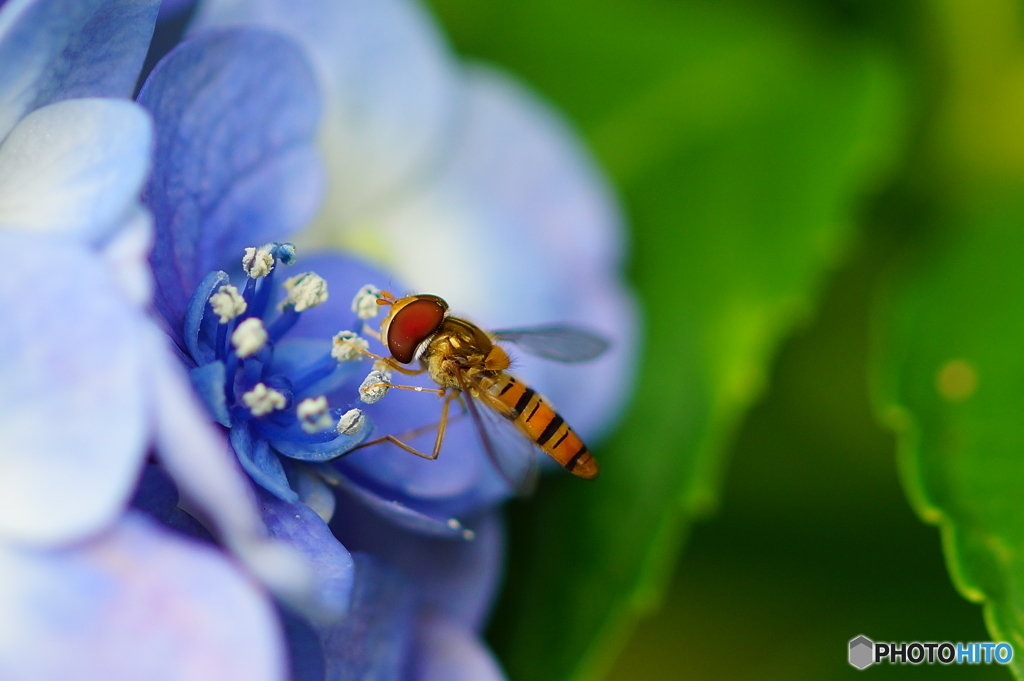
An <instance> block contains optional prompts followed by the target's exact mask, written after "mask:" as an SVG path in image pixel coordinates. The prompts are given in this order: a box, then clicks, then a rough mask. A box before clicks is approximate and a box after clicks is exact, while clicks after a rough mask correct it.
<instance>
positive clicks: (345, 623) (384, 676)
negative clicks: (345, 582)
mask: <svg viewBox="0 0 1024 681" xmlns="http://www.w3.org/2000/svg"><path fill="white" fill-rule="evenodd" d="M352 558H353V560H354V561H355V588H354V589H353V591H352V605H351V607H350V609H349V613H348V615H346V616H345V617H344V618H343V619H342V620H341V621H340V622H338V623H337V624H335V625H334V626H331V627H329V628H324V629H322V630H321V640H322V641H323V645H324V655H325V656H326V658H327V678H329V679H374V680H375V681H399V680H400V679H404V678H405V671H406V670H407V669H408V666H409V656H410V653H411V652H412V645H413V633H414V630H413V628H414V626H415V622H416V594H415V591H414V589H413V588H412V586H411V585H410V584H409V582H408V581H407V580H405V578H404V577H403V576H402V574H401V573H400V572H398V571H397V570H395V569H394V568H392V567H390V566H389V565H387V564H385V563H382V562H381V561H379V560H377V559H376V558H374V557H372V556H369V555H367V554H365V553H356V554H353V555H352Z"/></svg>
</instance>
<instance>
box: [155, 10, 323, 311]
mask: <svg viewBox="0 0 1024 681" xmlns="http://www.w3.org/2000/svg"><path fill="white" fill-rule="evenodd" d="M139 102H140V103H141V104H143V105H144V106H146V107H147V108H148V109H149V110H150V111H151V112H152V113H153V117H154V119H155V122H156V137H157V143H156V151H155V161H154V170H153V174H152V176H151V178H150V181H149V184H148V186H147V188H146V190H145V192H144V194H143V198H144V200H145V202H146V203H147V204H148V205H149V207H150V208H151V210H152V211H153V216H154V218H155V220H156V227H157V236H156V244H155V246H154V248H153V253H152V255H151V262H152V263H153V268H154V274H155V276H156V281H157V295H156V301H155V302H156V307H157V309H158V310H159V311H160V312H161V313H162V314H163V316H164V317H165V319H167V321H168V322H169V323H170V324H171V325H172V326H173V327H174V328H180V327H178V324H180V320H181V317H182V315H183V314H184V312H185V306H186V304H187V301H188V300H189V297H190V296H191V295H192V291H193V290H194V289H195V287H196V286H197V285H198V284H199V282H200V281H201V280H202V278H203V277H204V276H205V275H206V274H207V272H210V271H211V270H216V269H227V270H230V269H231V265H232V264H235V263H237V261H238V260H240V259H241V257H242V251H243V249H244V248H245V247H247V246H257V245H261V244H262V243H264V242H266V241H270V240H272V239H274V238H280V237H283V236H285V235H286V234H288V233H290V232H292V231H294V230H295V229H297V228H298V227H301V226H302V225H303V224H305V223H306V222H307V221H308V220H309V219H310V218H311V217H312V215H313V212H314V211H315V210H316V208H317V206H318V205H319V198H320V189H321V184H322V182H321V170H320V163H319V160H318V159H317V157H316V154H315V152H314V150H313V147H312V140H313V136H314V134H315V132H316V123H317V119H318V116H319V101H318V95H317V91H316V85H315V83H314V79H313V75H312V73H311V71H310V69H309V67H308V66H307V64H306V62H305V59H304V58H303V56H302V53H301V51H300V50H299V49H298V48H297V47H296V46H295V45H294V44H293V43H292V42H291V41H289V40H287V39H286V38H283V37H280V36H278V35H276V34H273V33H269V32H266V31H260V30H255V29H236V30H229V31H218V32H209V33H204V34H200V35H197V36H196V37H194V38H193V39H191V40H189V41H187V42H185V43H182V44H181V45H179V46H178V47H177V48H176V49H174V50H173V51H172V52H171V53H170V54H168V55H167V56H166V57H165V58H164V59H163V60H162V61H161V62H160V63H159V64H158V65H157V67H156V69H154V70H153V73H152V74H151V75H150V77H149V78H148V79H147V81H146V84H145V85H144V86H143V88H142V91H141V92H140V93H139Z"/></svg>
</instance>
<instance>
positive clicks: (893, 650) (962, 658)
mask: <svg viewBox="0 0 1024 681" xmlns="http://www.w3.org/2000/svg"><path fill="white" fill-rule="evenodd" d="M1012 659H1013V646H1011V645H1010V644H1009V643H991V642H987V643H950V642H949V641H944V642H942V643H931V642H929V643H920V642H918V641H914V642H913V643H875V642H874V641H872V640H871V639H870V638H868V637H867V636H858V637H857V638H855V639H853V640H852V641H850V664H852V665H853V666H854V667H856V668H857V669H865V668H866V667H870V666H871V665H873V664H875V663H876V662H881V661H882V660H887V661H888V662H889V664H921V663H922V662H927V663H928V664H934V663H936V662H938V663H940V664H953V663H954V662H955V663H956V664H992V663H993V662H997V663H999V664H1008V663H1009V662H1010V660H1012Z"/></svg>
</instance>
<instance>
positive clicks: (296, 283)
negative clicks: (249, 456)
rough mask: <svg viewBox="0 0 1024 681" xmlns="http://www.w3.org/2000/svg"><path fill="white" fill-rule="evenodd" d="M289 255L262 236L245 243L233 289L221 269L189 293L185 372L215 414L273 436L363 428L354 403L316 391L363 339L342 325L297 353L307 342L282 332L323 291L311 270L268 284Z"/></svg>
mask: <svg viewBox="0 0 1024 681" xmlns="http://www.w3.org/2000/svg"><path fill="white" fill-rule="evenodd" d="M294 261H295V247H294V246H293V245H291V244H286V243H270V244H266V245H264V246H261V247H259V248H247V249H245V255H244V257H243V258H242V269H243V271H244V272H245V274H246V280H245V284H244V285H243V286H242V287H241V291H239V288H238V287H236V286H233V285H232V284H230V283H229V281H228V275H227V274H226V273H224V272H213V273H211V274H209V275H207V277H206V278H205V279H204V280H203V282H202V283H201V284H200V285H199V288H197V289H196V291H195V293H194V294H193V296H192V300H191V301H190V302H189V309H188V313H187V315H186V321H185V327H186V344H187V345H188V349H189V352H190V354H191V355H192V359H193V360H195V362H196V364H197V368H196V369H194V370H193V371H192V378H193V382H194V383H195V384H196V387H197V389H198V391H199V393H200V395H202V396H203V398H204V399H205V400H206V402H207V405H208V406H209V407H210V410H211V411H212V412H213V414H214V416H215V417H216V419H217V420H218V421H219V422H220V423H222V424H223V425H225V426H228V427H231V426H234V425H235V424H238V423H241V422H248V423H249V424H250V425H251V426H252V428H253V429H254V430H255V431H256V432H258V433H260V434H261V435H263V436H264V437H265V438H266V439H268V440H270V441H271V442H282V441H283V442H292V443H297V444H309V445H313V444H317V443H325V442H328V441H329V440H332V439H334V438H336V437H337V436H338V435H345V436H352V435H354V434H356V433H358V432H359V431H360V430H361V429H362V427H363V425H364V423H365V418H364V417H363V414H362V412H361V411H360V410H358V409H347V410H346V409H332V408H331V407H330V405H329V404H328V402H327V398H326V396H325V395H324V393H325V392H330V390H331V389H333V388H335V387H337V386H339V385H340V384H341V382H342V381H343V380H344V379H345V378H347V377H348V375H349V374H350V373H351V370H352V369H354V367H355V366H356V362H357V361H359V360H362V359H363V358H364V357H365V355H364V354H363V353H362V352H360V350H361V349H362V350H365V349H366V348H367V347H368V344H367V343H366V340H365V339H363V338H360V337H359V336H358V335H357V334H355V333H353V332H351V331H342V332H340V333H338V334H337V335H336V336H335V337H334V339H333V342H331V343H328V342H326V339H325V341H324V342H323V343H321V344H320V345H316V344H315V343H314V344H313V345H316V347H319V348H320V349H321V351H320V354H319V356H317V355H315V354H314V355H312V356H309V357H306V356H305V355H303V354H302V353H303V352H305V353H307V354H308V352H309V349H308V348H309V347H310V344H309V343H306V344H305V345H303V344H302V343H300V344H297V345H298V347H299V348H300V350H301V352H298V354H296V352H289V349H290V348H289V347H288V346H287V343H286V342H284V343H283V341H286V336H287V334H288V332H289V331H290V330H291V329H292V328H293V327H294V326H295V324H296V323H297V322H298V321H299V318H300V317H301V315H302V314H303V313H304V312H305V311H307V310H310V309H312V308H314V307H317V306H318V305H321V304H322V303H323V302H324V301H326V300H327V282H326V281H324V280H323V278H321V277H320V276H318V275H317V274H315V273H313V272H304V273H302V274H299V275H297V276H294V277H290V278H289V279H287V280H285V281H284V282H283V285H282V286H281V287H279V290H278V291H276V292H275V291H274V285H275V283H274V282H275V276H276V272H277V271H278V269H279V267H280V266H281V265H291V264H292V263H294ZM278 297H279V298H280V302H279V303H278V304H276V305H272V304H271V303H272V301H274V300H275V298H278ZM293 345H294V344H293ZM291 349H294V348H291ZM378 382H379V381H378ZM353 397H356V396H353Z"/></svg>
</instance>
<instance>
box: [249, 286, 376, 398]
mask: <svg viewBox="0 0 1024 681" xmlns="http://www.w3.org/2000/svg"><path fill="white" fill-rule="evenodd" d="M328 300H330V298H328ZM316 309H319V308H314V309H313V310H308V311H306V312H303V313H302V317H300V318H299V324H302V320H303V319H304V318H305V317H306V315H308V314H312V313H313V312H314V311H315V310H316ZM340 330H341V328H340V327H339V328H338V329H337V330H336V331H334V333H337V332H338V331H340ZM334 333H332V334H330V335H327V334H324V335H322V336H320V337H319V338H296V337H293V336H295V335H296V334H295V330H294V329H293V330H292V331H291V332H290V333H289V334H288V335H287V336H286V337H285V338H284V340H282V341H281V342H280V343H277V344H276V345H275V346H274V357H273V359H272V360H271V362H270V367H269V369H268V370H267V373H268V374H284V375H285V376H288V377H289V378H291V379H293V380H294V379H297V378H299V377H301V376H303V375H304V374H306V373H307V371H308V370H309V369H310V368H311V367H313V366H314V365H315V364H316V363H317V362H319V360H321V359H323V358H324V357H325V356H326V355H327V354H328V353H329V352H330V350H331V341H330V338H331V336H333V335H334ZM335 364H336V366H335V368H334V370H333V371H332V372H331V373H329V374H328V375H326V376H324V377H323V378H322V379H320V380H318V381H317V382H315V383H313V384H312V385H310V386H308V387H307V388H306V389H305V390H303V391H302V392H299V393H296V394H295V396H294V399H295V402H299V401H301V400H303V399H305V398H307V397H317V396H319V395H325V394H327V393H332V392H334V391H336V390H337V389H338V388H340V387H341V386H342V385H344V384H345V382H346V381H347V380H349V379H351V378H352V377H353V374H355V373H358V370H359V369H360V367H361V364H360V363H359V362H341V363H337V362H335ZM362 379H363V377H362V376H360V378H359V380H362ZM353 399H354V397H353ZM345 404H346V405H347V404H348V403H347V402H346V403H345ZM337 406H342V405H341V404H339V405H337Z"/></svg>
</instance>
